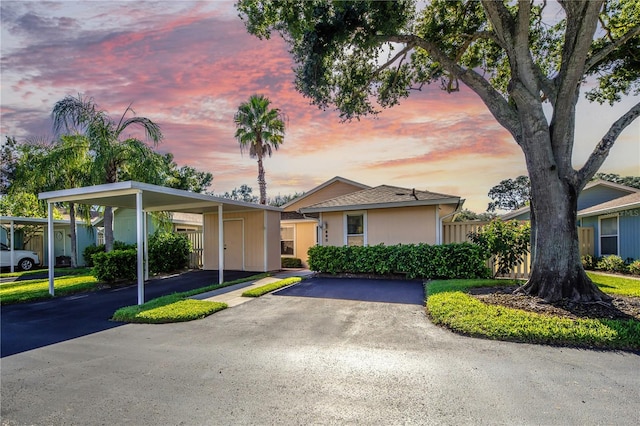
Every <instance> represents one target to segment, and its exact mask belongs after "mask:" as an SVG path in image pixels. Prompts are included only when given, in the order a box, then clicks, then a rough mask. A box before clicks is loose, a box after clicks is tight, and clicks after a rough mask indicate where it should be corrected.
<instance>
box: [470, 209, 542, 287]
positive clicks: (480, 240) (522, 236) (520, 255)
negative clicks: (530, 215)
mask: <svg viewBox="0 0 640 426" xmlns="http://www.w3.org/2000/svg"><path fill="white" fill-rule="evenodd" d="M530 237H531V225H530V223H529V222H525V223H522V224H521V223H518V221H516V220H512V221H508V222H505V221H502V220H499V219H494V220H492V221H491V222H490V223H488V224H487V225H484V226H483V227H482V228H480V229H479V230H478V232H471V233H470V234H469V238H470V239H471V241H473V242H474V243H475V244H477V245H479V246H480V247H482V248H483V249H485V250H486V251H488V252H489V253H491V255H493V256H495V257H496V260H497V261H498V270H497V271H496V275H500V274H508V273H509V271H510V270H511V269H513V267H514V266H516V265H518V264H519V263H522V261H523V260H524V258H525V256H526V254H527V253H529V240H530Z"/></svg>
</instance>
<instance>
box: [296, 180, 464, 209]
mask: <svg viewBox="0 0 640 426" xmlns="http://www.w3.org/2000/svg"><path fill="white" fill-rule="evenodd" d="M459 200H460V197H458V196H457V195H447V194H440V193H436V192H429V191H419V190H416V189H408V188H400V187H397V186H389V185H380V186H376V187H375V188H369V189H363V190H362V191H357V192H352V193H350V194H346V195H342V196H340V197H336V198H332V199H330V200H326V201H323V202H321V203H317V204H313V205H311V206H308V207H305V208H302V209H300V211H301V212H303V213H306V212H313V211H331V210H343V209H344V210H353V209H356V208H366V207H369V208H386V207H402V206H411V205H429V204H439V203H456V202H458V201H459Z"/></svg>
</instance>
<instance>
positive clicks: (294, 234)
mask: <svg viewBox="0 0 640 426" xmlns="http://www.w3.org/2000/svg"><path fill="white" fill-rule="evenodd" d="M282 228H291V229H293V238H292V239H291V240H283V239H282ZM283 241H291V245H292V247H293V254H283V253H282V242H283ZM296 252H297V251H296V226H295V225H294V224H282V223H281V224H280V256H282V257H296Z"/></svg>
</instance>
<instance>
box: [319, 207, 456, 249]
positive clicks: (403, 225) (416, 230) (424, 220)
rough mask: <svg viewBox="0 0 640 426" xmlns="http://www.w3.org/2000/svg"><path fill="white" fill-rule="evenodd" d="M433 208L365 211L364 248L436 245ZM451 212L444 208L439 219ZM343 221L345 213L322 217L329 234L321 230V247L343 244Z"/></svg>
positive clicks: (435, 224) (327, 214) (450, 208)
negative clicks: (365, 242)
mask: <svg viewBox="0 0 640 426" xmlns="http://www.w3.org/2000/svg"><path fill="white" fill-rule="evenodd" d="M436 208H438V207H437V206H417V207H398V208H388V209H374V210H367V211H366V213H367V219H366V222H367V226H366V228H367V231H366V234H367V244H368V245H377V244H385V245H394V244H417V243H427V244H436V227H437V226H438V224H437V220H436ZM454 209H455V206H451V207H449V206H447V207H446V208H445V209H441V210H440V215H441V216H442V215H444V214H447V213H450V212H452V211H453V210H454ZM443 211H444V212H446V213H443ZM349 213H357V212H349ZM344 220H345V216H344V212H330V213H322V222H325V223H327V224H328V228H327V229H328V232H325V230H324V229H323V230H322V244H323V245H332V246H343V245H344V244H345V226H344Z"/></svg>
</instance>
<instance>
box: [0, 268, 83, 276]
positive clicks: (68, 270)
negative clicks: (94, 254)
mask: <svg viewBox="0 0 640 426" xmlns="http://www.w3.org/2000/svg"><path fill="white" fill-rule="evenodd" d="M53 272H54V273H56V274H60V275H90V274H91V268H76V269H71V268H54V269H53ZM48 273H49V270H48V269H35V270H32V271H16V272H2V273H0V277H2V278H8V277H11V278H13V277H28V276H31V275H37V274H48Z"/></svg>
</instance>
